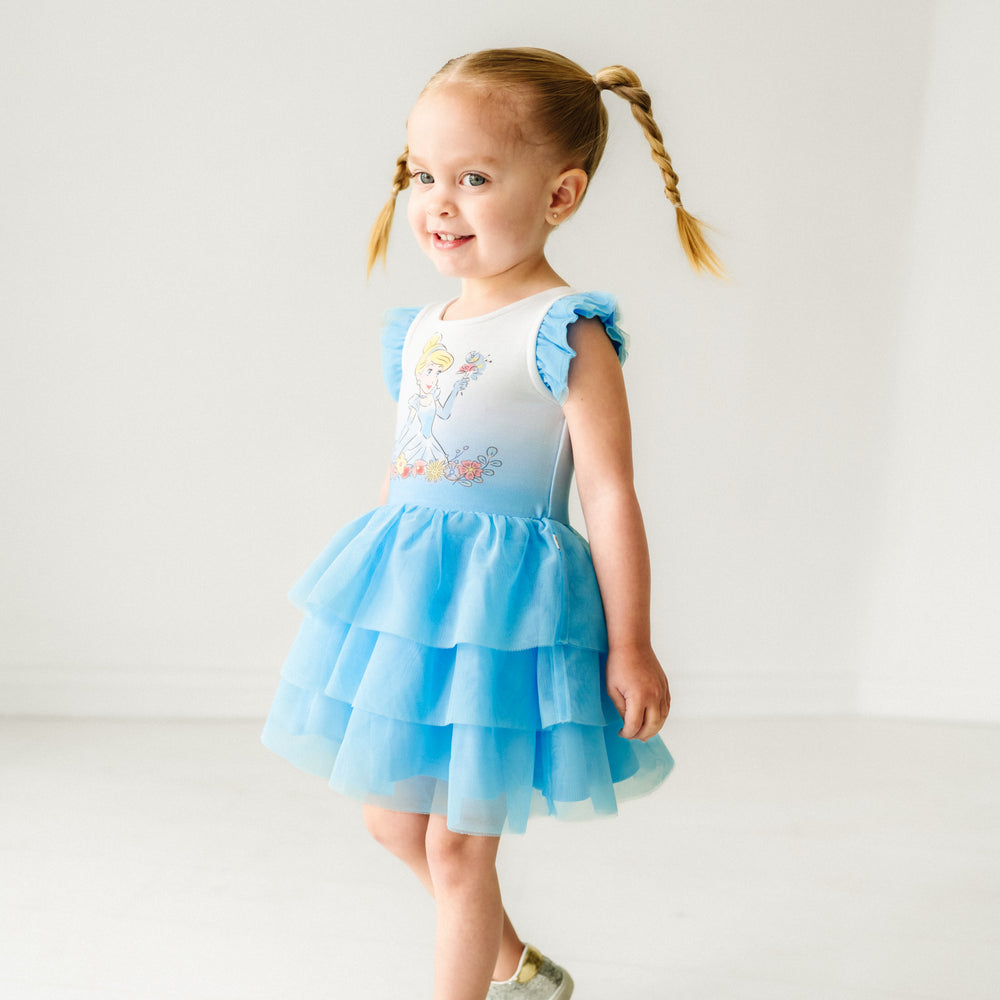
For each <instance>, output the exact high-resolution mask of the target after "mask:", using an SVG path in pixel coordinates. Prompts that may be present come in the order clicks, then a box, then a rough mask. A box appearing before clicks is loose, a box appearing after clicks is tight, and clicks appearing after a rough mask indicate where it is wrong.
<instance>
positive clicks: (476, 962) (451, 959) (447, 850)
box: [427, 816, 504, 1000]
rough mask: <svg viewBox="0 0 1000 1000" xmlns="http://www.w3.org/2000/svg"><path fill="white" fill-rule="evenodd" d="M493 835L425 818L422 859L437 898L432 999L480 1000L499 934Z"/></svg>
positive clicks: (495, 839)
mask: <svg viewBox="0 0 1000 1000" xmlns="http://www.w3.org/2000/svg"><path fill="white" fill-rule="evenodd" d="M499 845H500V838H499V837H472V836H468V835H466V834H461V833H452V831H451V830H449V829H448V827H447V826H446V824H445V822H444V820H443V818H442V817H440V816H431V817H430V819H429V820H428V823H427V863H428V866H429V868H430V872H431V880H432V881H433V883H434V898H435V900H436V901H437V935H436V938H435V944H434V1000H484V998H485V996H486V992H487V990H488V989H489V985H490V976H491V972H492V970H493V967H494V966H495V965H496V960H497V955H498V954H499V950H500V938H501V935H502V933H503V923H504V921H503V904H502V902H501V901H500V883H499V881H498V880H497V872H496V856H497V847H499Z"/></svg>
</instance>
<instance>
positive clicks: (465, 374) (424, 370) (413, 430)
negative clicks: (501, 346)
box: [392, 333, 501, 486]
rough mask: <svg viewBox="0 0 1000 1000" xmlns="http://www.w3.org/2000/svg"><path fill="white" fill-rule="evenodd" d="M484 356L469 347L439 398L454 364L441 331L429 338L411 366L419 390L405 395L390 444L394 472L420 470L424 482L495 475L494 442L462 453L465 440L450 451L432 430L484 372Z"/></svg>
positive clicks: (416, 472) (402, 475)
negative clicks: (468, 455)
mask: <svg viewBox="0 0 1000 1000" xmlns="http://www.w3.org/2000/svg"><path fill="white" fill-rule="evenodd" d="M488 362H489V358H486V357H484V356H483V355H482V354H480V353H479V352H478V351H470V352H469V354H468V355H467V356H466V358H465V363H464V364H462V365H461V366H460V367H459V369H458V378H456V379H455V383H454V385H452V387H451V391H450V392H449V393H448V395H447V396H446V397H445V398H444V399H443V400H442V399H441V395H442V392H443V390H442V388H441V386H440V384H439V378H440V375H441V373H442V372H446V371H448V370H449V369H450V368H451V367H452V366H453V365H454V364H455V356H454V355H453V354H452V353H451V352H450V351H449V350H448V349H447V347H445V345H444V344H443V343H442V342H441V334H439V333H436V334H435V335H434V336H433V337H431V339H430V340H428V341H427V343H426V344H425V345H424V350H423V353H422V354H421V355H420V360H419V361H417V366H416V369H415V375H416V382H417V391H416V392H415V393H414V394H413V395H412V396H411V397H410V398H409V399H408V400H407V403H408V404H409V411H408V412H407V415H406V420H405V421H404V422H403V426H402V427H401V428H400V430H399V435H398V436H397V438H396V443H395V447H394V448H393V455H394V458H393V463H392V475H393V477H398V478H401V479H406V478H408V477H410V476H423V477H425V478H426V480H427V481H428V482H439V481H442V480H443V481H450V482H461V484H462V485H463V486H465V485H470V486H471V485H472V483H473V482H482V481H483V479H482V477H483V476H484V475H487V476H492V475H493V469H492V468H491V466H499V465H500V464H501V462H500V461H499V460H498V459H497V458H496V454H497V450H496V448H488V449H486V454H485V455H480V456H478V459H462V457H461V456H462V453H463V452H466V451H468V445H466V446H464V447H463V448H460V449H459V450H458V451H457V452H456V453H455V455H449V454H448V452H447V450H446V449H445V448H444V447H443V446H442V444H441V442H440V441H438V439H437V437H436V436H435V433H434V427H435V424H436V422H437V421H438V420H439V419H440V420H447V419H448V418H449V417H450V416H451V414H452V410H454V408H455V403H456V401H457V400H458V397H459V396H460V395H461V394H462V393H463V392H465V390H466V389H467V388H468V387H469V384H470V383H471V382H473V381H475V380H476V379H478V378H479V377H480V375H482V374H483V372H484V371H485V369H486V365H487V364H488Z"/></svg>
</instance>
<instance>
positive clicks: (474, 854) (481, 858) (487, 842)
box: [426, 822, 497, 889]
mask: <svg viewBox="0 0 1000 1000" xmlns="http://www.w3.org/2000/svg"><path fill="white" fill-rule="evenodd" d="M426 851H427V865H428V867H429V868H430V872H431V878H432V879H433V881H434V887H435V889H448V888H457V887H459V886H463V885H468V884H470V883H478V882H479V881H481V880H482V878H483V877H484V876H486V877H487V878H488V877H490V876H491V875H492V874H493V873H495V870H496V867H495V866H496V852H497V838H495V837H479V836H473V835H470V834H464V833H454V832H452V831H451V830H449V829H448V828H447V827H445V826H444V824H443V823H434V822H432V823H431V824H429V825H428V827H427V838H426Z"/></svg>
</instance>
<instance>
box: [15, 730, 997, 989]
mask: <svg viewBox="0 0 1000 1000" xmlns="http://www.w3.org/2000/svg"><path fill="white" fill-rule="evenodd" d="M257 730H258V727H257V726H256V725H255V724H248V723H242V722H241V723H206V722H177V723H142V722H87V721H67V720H51V721H49V720H14V719H0V996H2V997H3V998H5V1000H6V998H10V1000H96V998H101V1000H105V998H107V1000H118V998H128V1000H147V998H148V1000H168V998H169V1000H174V998H178V1000H223V998H224V1000H237V998H239V1000H264V998H269V1000H270V998H281V1000H292V998H294V1000H314V998H316V1000H319V998H331V1000H340V998H344V1000H354V998H360V997H365V998H366V1000H399V998H404V997H405V998H407V1000H411V998H413V1000H420V998H426V997H429V995H430V990H429V988H428V985H427V984H428V983H429V978H430V949H431V941H432V930H433V910H432V904H431V902H430V900H429V899H427V898H425V897H424V896H423V894H422V890H420V888H419V886H418V885H417V883H416V881H415V880H413V879H412V878H411V877H410V876H409V875H408V873H407V872H406V871H405V869H403V868H402V866H401V865H399V863H398V862H395V861H394V860H393V859H391V858H389V857H388V856H387V855H384V854H383V852H382V851H381V850H380V849H379V848H378V847H376V846H375V845H374V844H373V843H371V842H369V840H368V839H367V837H366V835H365V833H364V831H363V827H362V824H361V822H360V816H359V812H358V809H357V807H356V806H355V804H354V803H352V802H348V801H344V800H342V799H340V798H339V797H338V796H336V795H335V794H334V793H332V792H330V791H329V790H328V789H327V788H326V787H325V786H324V784H323V782H321V781H318V780H317V779H315V778H311V777H309V776H307V775H303V774H300V773H299V772H297V771H295V770H294V769H293V768H291V767H290V765H288V764H286V763H285V762H284V761H282V760H280V759H279V758H276V757H274V756H273V755H271V754H270V753H269V752H268V751H266V750H265V749H263V747H261V746H260V744H259V743H258V741H257ZM665 735H666V736H667V738H668V743H669V744H670V746H671V749H672V750H673V752H674V755H675V757H676V758H677V761H678V765H677V769H676V771H675V773H674V775H673V776H672V777H671V778H670V780H669V781H668V782H667V784H666V785H665V786H664V787H663V789H661V790H660V791H659V792H658V793H656V794H655V795H654V796H652V797H650V798H648V799H645V800H642V801H639V802H635V803H631V804H629V805H628V806H626V807H625V809H624V810H623V813H622V816H621V817H619V818H618V819H615V820H607V821H601V822H598V823H591V824H581V825H561V824H557V823H554V822H552V821H545V820H541V821H538V822H537V824H536V825H535V826H534V827H531V828H529V833H528V836H527V837H524V838H518V839H514V838H511V839H510V840H509V841H508V842H507V843H506V844H505V845H504V846H503V848H502V871H503V878H504V885H505V891H506V898H507V903H508V908H509V910H510V911H511V913H512V915H513V916H514V918H515V923H517V924H518V926H519V929H520V931H521V933H522V935H524V936H525V937H527V938H528V939H529V940H531V941H533V942H535V943H537V944H538V945H539V946H541V948H542V949H543V950H545V951H548V952H549V953H550V954H552V955H553V956H554V957H555V958H557V960H559V961H561V962H562V963H563V964H565V965H567V966H568V967H569V968H570V969H571V971H572V973H573V975H574V977H575V979H576V982H577V990H576V993H575V998H576V1000H598V998H600V1000H606V998H623V997H636V998H642V1000H646V998H650V1000H657V998H661V997H662V998H664V1000H708V998H711V1000H722V998H725V1000H792V998H795V1000H801V998H808V1000H826V998H830V1000H839V998H850V1000H890V998H891V1000H931V998H934V1000H987V998H989V1000H994V998H995V997H997V996H998V995H1000V857H998V847H1000V838H998V834H1000V781H998V779H1000V729H997V728H989V727H962V726H946V725H932V724H916V723H906V722H892V721H878V720H865V719H799V720H789V719H775V720H742V721H733V720H727V721H705V720H699V721H681V722H676V723H675V722H671V723H670V724H669V726H668V729H667V732H666V734H665Z"/></svg>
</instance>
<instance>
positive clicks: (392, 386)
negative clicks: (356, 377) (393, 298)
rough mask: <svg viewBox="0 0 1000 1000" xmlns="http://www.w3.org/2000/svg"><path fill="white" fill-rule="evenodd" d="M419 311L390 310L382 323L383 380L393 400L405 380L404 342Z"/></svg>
mask: <svg viewBox="0 0 1000 1000" xmlns="http://www.w3.org/2000/svg"><path fill="white" fill-rule="evenodd" d="M419 312H420V310H419V309H402V308H400V309H389V310H388V311H387V312H386V314H385V318H384V320H383V323H382V378H383V379H385V386H386V388H387V389H388V390H389V395H390V396H392V398H393V399H397V400H398V399H399V386H400V383H401V382H402V380H403V341H404V340H406V332H407V330H409V329H410V324H411V323H412V322H413V320H414V318H415V317H416V315H417V313H419Z"/></svg>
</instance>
